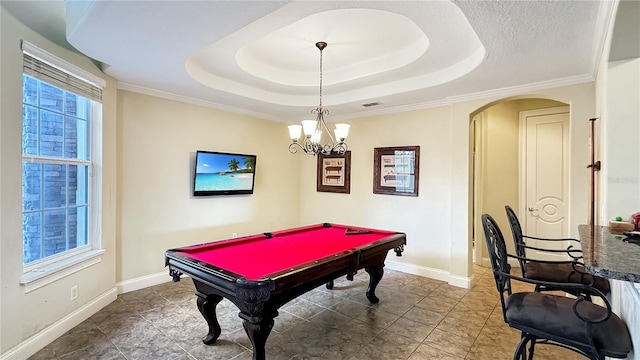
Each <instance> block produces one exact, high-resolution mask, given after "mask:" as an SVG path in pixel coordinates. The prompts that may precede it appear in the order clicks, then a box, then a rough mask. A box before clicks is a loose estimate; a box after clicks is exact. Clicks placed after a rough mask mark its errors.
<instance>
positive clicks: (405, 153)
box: [373, 146, 420, 196]
mask: <svg viewBox="0 0 640 360" xmlns="http://www.w3.org/2000/svg"><path fill="white" fill-rule="evenodd" d="M419 170H420V146H397V147H383V148H374V149H373V193H374V194H385V195H401V196H418V185H419Z"/></svg>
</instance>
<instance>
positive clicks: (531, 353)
mask: <svg viewBox="0 0 640 360" xmlns="http://www.w3.org/2000/svg"><path fill="white" fill-rule="evenodd" d="M535 346H536V339H533V340H531V344H530V345H529V360H533V351H534V350H535Z"/></svg>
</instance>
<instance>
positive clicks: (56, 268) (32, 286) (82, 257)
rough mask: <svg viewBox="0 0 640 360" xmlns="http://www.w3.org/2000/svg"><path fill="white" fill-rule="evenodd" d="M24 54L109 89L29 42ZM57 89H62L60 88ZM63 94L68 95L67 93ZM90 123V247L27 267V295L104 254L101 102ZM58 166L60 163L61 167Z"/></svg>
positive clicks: (94, 106)
mask: <svg viewBox="0 0 640 360" xmlns="http://www.w3.org/2000/svg"><path fill="white" fill-rule="evenodd" d="M22 51H23V52H24V53H26V54H28V55H30V56H31V57H34V58H37V59H38V60H40V61H42V62H45V63H47V64H48V65H51V66H53V67H55V68H57V69H60V70H62V71H64V72H66V73H68V74H70V75H72V76H74V77H76V78H78V79H81V80H83V81H86V82H89V83H91V84H93V85H95V86H98V87H100V88H104V86H105V85H106V82H105V81H104V80H103V79H101V78H99V77H97V76H95V75H93V74H91V73H90V72H87V71H85V70H84V69H81V68H79V67H77V66H75V65H73V64H71V63H69V62H67V61H65V60H62V59H60V58H58V57H57V56H55V55H52V54H50V53H48V52H46V51H44V50H42V49H40V48H38V47H36V46H34V45H32V44H30V43H28V42H26V41H22ZM45 82H46V81H45ZM23 86H24V85H23ZM54 86H55V85H54ZM56 87H57V88H59V87H58V86H56ZM63 90H64V91H67V90H65V89H63ZM90 100H91V99H90ZM89 121H90V125H89V142H90V143H89V146H90V150H89V151H90V152H89V153H90V154H91V156H90V165H89V184H88V186H89V194H88V216H87V221H88V232H87V245H82V246H79V247H77V248H75V249H71V250H67V251H64V252H62V253H60V254H56V255H52V256H48V257H46V258H44V259H41V260H36V261H34V262H32V263H29V264H26V265H24V266H23V274H22V277H21V278H20V284H22V285H23V286H24V288H25V293H28V292H31V291H33V290H36V289H38V288H40V287H43V286H45V285H47V284H50V283H52V282H54V281H57V280H59V279H62V278H64V277H66V276H69V275H71V274H73V273H75V272H78V271H80V270H82V269H85V268H87V267H89V266H92V265H95V264H98V263H100V262H101V261H102V255H103V254H104V252H105V250H104V249H103V248H102V202H101V200H102V104H101V103H100V102H98V101H94V100H91V119H90V120H89ZM30 159H37V160H39V162H41V163H52V162H56V160H55V159H48V158H46V157H41V156H30V155H25V156H23V160H30ZM59 162H60V161H59V160H58V163H59ZM65 163H67V161H65ZM78 163H79V164H80V163H82V164H86V162H84V161H78ZM21 212H22V210H21ZM20 241H21V242H22V244H23V245H24V237H21V239H20Z"/></svg>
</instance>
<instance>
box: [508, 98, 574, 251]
mask: <svg viewBox="0 0 640 360" xmlns="http://www.w3.org/2000/svg"><path fill="white" fill-rule="evenodd" d="M520 119H521V125H524V128H525V132H526V133H525V135H524V140H525V146H524V166H523V168H524V172H525V173H524V174H523V175H524V176H523V177H522V178H524V180H525V184H521V185H524V187H522V186H521V194H523V195H524V198H525V199H524V201H521V203H520V204H521V207H520V216H519V217H520V221H521V223H522V227H523V232H524V234H526V235H530V236H537V237H542V238H566V237H567V234H568V224H567V207H568V206H567V203H568V189H569V187H568V183H569V179H568V174H569V164H568V151H569V108H568V107H559V108H551V109H541V110H534V111H523V112H521V113H520ZM523 121H524V124H522V122H523ZM522 178H521V179H522ZM522 189H523V190H524V191H523V190H522ZM527 243H528V244H529V245H531V246H535V247H540V248H548V249H566V248H567V246H568V245H569V244H567V243H566V242H554V243H550V242H545V241H539V240H538V241H532V240H528V241H527ZM527 255H528V256H531V257H532V258H537V259H546V260H559V259H564V258H565V257H566V256H565V255H561V254H558V255H549V254H548V253H544V252H540V251H533V252H530V253H528V254H527Z"/></svg>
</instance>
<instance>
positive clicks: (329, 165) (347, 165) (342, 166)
mask: <svg viewBox="0 0 640 360" xmlns="http://www.w3.org/2000/svg"><path fill="white" fill-rule="evenodd" d="M316 178H317V180H316V181H317V184H316V190H317V191H318V192H335V193H343V194H349V193H350V192H351V151H347V152H345V153H344V154H342V155H340V154H339V153H332V154H331V155H323V154H321V153H320V154H318V172H317V174H316Z"/></svg>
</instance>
